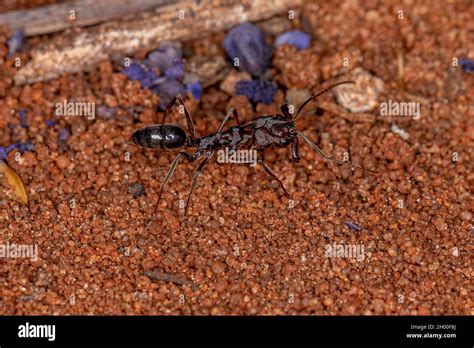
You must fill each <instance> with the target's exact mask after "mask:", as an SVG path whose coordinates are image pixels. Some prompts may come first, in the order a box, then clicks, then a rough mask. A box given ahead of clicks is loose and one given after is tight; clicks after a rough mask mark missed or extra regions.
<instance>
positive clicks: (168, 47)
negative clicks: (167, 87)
mask: <svg viewBox="0 0 474 348" xmlns="http://www.w3.org/2000/svg"><path fill="white" fill-rule="evenodd" d="M182 57H183V53H182V52H181V50H180V49H179V48H178V47H176V45H174V44H173V43H171V42H162V43H161V44H160V46H159V47H158V49H157V50H156V51H153V52H151V53H150V54H149V55H148V57H147V59H146V60H145V62H144V63H145V65H146V66H148V67H149V68H158V69H160V71H162V72H164V71H165V70H166V69H168V68H170V67H171V66H172V65H173V64H174V62H175V61H181V59H182Z"/></svg>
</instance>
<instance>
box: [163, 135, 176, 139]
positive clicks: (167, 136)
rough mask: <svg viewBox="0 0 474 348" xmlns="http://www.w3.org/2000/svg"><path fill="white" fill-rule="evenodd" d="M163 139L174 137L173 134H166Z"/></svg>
mask: <svg viewBox="0 0 474 348" xmlns="http://www.w3.org/2000/svg"><path fill="white" fill-rule="evenodd" d="M165 139H166V140H173V139H174V134H166V136H165Z"/></svg>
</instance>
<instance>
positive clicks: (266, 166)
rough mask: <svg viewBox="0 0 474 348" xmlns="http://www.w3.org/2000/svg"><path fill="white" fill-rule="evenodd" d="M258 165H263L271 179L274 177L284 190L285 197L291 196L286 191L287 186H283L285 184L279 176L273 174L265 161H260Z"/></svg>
mask: <svg viewBox="0 0 474 348" xmlns="http://www.w3.org/2000/svg"><path fill="white" fill-rule="evenodd" d="M258 163H261V164H262V166H263V168H265V171H266V172H267V173H268V174H270V176H271V177H273V179H275V180H276V181H278V183H279V184H280V186H281V188H282V189H283V192H285V195H286V196H288V197H290V194H289V193H288V191H286V188H285V186H284V185H283V182H282V181H281V180H280V179H279V178H278V176H276V174H275V173H274V172H273V170H272V169H271V168H270V167H269V166H268V164H266V163H265V162H264V160H263V159H261V160H259V161H258Z"/></svg>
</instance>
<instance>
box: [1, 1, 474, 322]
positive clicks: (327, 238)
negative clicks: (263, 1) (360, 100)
mask: <svg viewBox="0 0 474 348" xmlns="http://www.w3.org/2000/svg"><path fill="white" fill-rule="evenodd" d="M399 3H400V4H399ZM399 10H403V13H404V19H402V20H400V19H398V18H397V13H398V12H397V11H399ZM292 25H293V26H294V27H297V28H301V29H302V30H304V31H307V32H311V33H312V34H313V35H314V39H313V41H312V47H311V48H310V49H309V50H306V51H300V52H298V51H296V50H295V49H293V48H291V47H289V46H282V47H280V48H278V49H277V50H276V52H275V54H274V59H273V67H272V73H273V75H274V80H275V81H278V83H279V84H280V90H279V92H278V93H277V96H276V100H275V103H274V104H273V105H271V106H265V105H259V106H258V108H257V111H258V113H270V112H278V106H279V104H281V103H283V102H284V98H285V93H286V88H297V89H310V91H311V92H313V93H315V92H317V91H319V90H320V89H321V86H322V84H324V86H327V85H329V84H330V83H331V82H335V81H336V80H337V79H338V78H339V77H340V76H341V77H350V72H351V71H352V70H353V69H354V68H356V67H361V68H363V69H364V70H366V71H370V72H371V73H373V74H374V75H376V76H377V77H379V78H381V79H382V80H383V81H384V85H385V89H384V92H382V94H380V95H379V96H378V100H379V101H386V100H388V99H393V100H399V101H420V100H421V102H422V107H421V117H420V118H419V119H417V120H413V119H411V118H408V117H405V118H403V119H400V118H395V117H392V118H389V117H385V118H384V117H380V116H377V110H375V111H374V112H373V113H372V114H368V115H367V114H364V115H365V116H364V117H361V116H358V114H351V113H348V112H347V111H344V110H343V109H342V108H340V107H337V108H338V109H337V110H340V111H341V114H339V113H336V112H333V111H328V110H325V111H322V110H321V112H317V113H316V114H312V113H310V112H309V111H310V109H311V107H309V108H308V109H307V111H308V112H306V113H305V115H304V116H302V117H300V118H299V119H298V121H297V127H298V129H300V130H304V132H305V134H306V135H307V136H309V137H310V138H311V139H312V140H313V141H315V142H316V143H317V144H319V145H320V146H321V147H322V148H323V150H325V151H326V152H327V153H331V154H332V155H333V156H335V157H337V158H342V156H343V154H344V152H345V151H348V152H349V153H350V155H351V160H352V161H353V162H355V163H356V164H359V165H361V166H363V167H365V168H367V169H372V170H377V171H378V172H379V173H378V174H377V175H372V174H370V173H364V172H362V171H361V170H355V171H353V170H351V169H350V168H347V167H339V166H337V165H335V164H332V163H327V162H325V161H323V160H322V159H321V157H319V156H318V155H317V154H316V153H315V152H313V151H312V150H311V149H310V147H309V146H307V145H306V144H303V143H302V142H300V150H301V153H302V157H303V159H302V161H301V162H299V163H293V162H291V161H290V157H289V152H288V149H279V150H277V151H268V152H266V153H265V158H266V159H267V161H269V162H270V164H271V166H272V167H273V168H274V171H275V172H276V173H277V175H278V176H279V177H281V178H282V179H283V182H284V185H285V187H286V188H287V190H288V191H289V193H290V195H291V197H290V198H288V197H286V196H285V195H284V193H283V191H282V190H281V188H280V187H279V185H278V183H277V182H275V181H274V180H272V179H271V178H270V177H269V176H268V175H267V174H266V173H265V171H264V170H263V169H262V168H261V167H258V166H257V167H256V168H252V167H249V166H246V165H231V164H218V163H215V162H211V163H210V164H209V165H208V166H207V167H206V169H205V170H204V172H203V174H202V175H201V177H200V180H199V182H198V185H197V187H196V190H195V192H194V197H193V203H192V206H191V208H190V209H189V213H188V217H186V218H185V217H184V216H183V215H182V214H183V210H182V209H180V200H181V199H182V200H185V199H186V197H187V194H188V191H189V188H190V182H191V177H192V173H193V170H194V169H195V167H196V166H195V165H192V164H188V163H185V162H183V163H182V164H180V167H179V168H178V170H177V171H176V173H175V176H174V177H173V179H172V180H171V182H170V185H169V186H168V188H167V189H166V190H165V193H164V195H163V199H162V202H161V204H160V207H159V211H158V214H157V215H156V216H154V220H152V221H151V223H150V219H151V218H153V215H152V212H153V208H154V205H155V202H156V199H157V194H158V190H159V187H160V183H161V181H162V180H163V178H164V176H165V174H166V172H167V170H168V167H169V165H170V163H171V161H172V160H173V158H174V156H175V153H164V152H159V151H153V150H146V149H141V148H138V147H136V146H134V145H132V144H131V143H130V139H129V136H130V134H131V132H132V131H133V130H134V129H136V128H138V127H139V126H142V125H144V124H148V123H152V122H153V119H154V117H155V116H156V115H155V105H157V104H158V101H159V99H158V97H157V96H156V95H154V94H153V93H152V92H150V91H148V90H142V89H140V86H139V83H138V82H137V81H128V80H127V79H126V77H125V76H124V75H123V74H121V73H119V72H116V71H114V70H113V67H112V63H111V62H109V61H105V62H103V63H102V64H101V66H100V67H99V68H97V70H95V71H94V72H93V73H90V74H88V73H84V74H75V75H65V76H63V77H61V78H59V79H56V80H52V81H49V82H44V83H35V84H33V85H30V86H23V87H17V86H13V83H12V76H13V74H14V73H15V71H16V68H15V67H14V66H13V61H12V60H11V59H10V60H7V59H6V52H7V49H6V45H5V42H6V38H7V35H6V33H5V32H3V34H0V127H1V128H0V145H2V146H7V145H9V144H11V143H14V142H19V141H31V142H32V143H34V144H35V146H36V150H35V151H34V152H26V153H24V154H23V155H22V158H23V159H24V160H23V161H21V163H20V162H18V161H16V160H15V158H14V155H15V151H12V152H11V153H10V154H9V156H8V158H7V162H8V164H9V165H10V166H11V167H12V168H14V169H15V171H16V172H17V173H18V174H19V175H20V176H21V178H22V179H23V181H24V183H25V187H26V190H27V193H28V196H29V204H28V206H25V205H22V204H20V203H16V202H14V201H13V200H11V199H9V198H8V197H7V196H6V195H5V194H4V193H3V192H0V194H1V196H0V197H1V205H0V243H7V242H10V243H16V244H34V245H37V246H38V249H39V258H38V259H37V260H36V261H33V260H28V259H11V258H9V259H0V284H1V285H0V314H146V315H149V314H205V315H207V314H212V315H219V314H276V315H278V314H323V315H350V314H355V315H383V314H388V315H413V314H420V315H430V314H468V315H472V314H474V310H473V301H472V298H473V297H472V272H473V270H472V251H473V248H472V238H473V227H472V210H473V209H472V208H473V201H472V184H473V170H472V169H473V166H472V163H473V151H472V150H473V140H474V139H473V138H474V124H473V117H472V116H473V113H472V110H473V109H472V108H473V97H474V93H473V92H474V89H473V77H472V74H468V73H462V72H460V69H459V68H458V69H457V70H456V74H458V75H459V74H461V75H460V78H459V79H453V78H450V76H451V75H449V74H451V73H452V70H451V68H450V66H451V62H452V59H453V58H454V57H468V56H469V55H471V56H469V58H471V59H474V56H472V54H473V52H474V50H473V46H472V32H473V31H474V22H473V21H472V5H471V7H469V3H468V2H467V3H462V2H455V3H445V2H431V1H422V2H416V4H415V2H411V1H404V2H397V1H384V2H383V3H381V4H379V3H378V2H377V1H360V2H356V1H348V2H343V3H342V4H335V3H332V2H326V1H321V2H309V3H308V4H307V5H305V7H304V8H303V9H300V10H299V12H298V16H297V19H295V20H294V22H292ZM43 39H44V40H47V39H48V38H47V37H45V38H43ZM33 40H37V39H33ZM221 40H222V37H214V38H212V37H211V38H205V39H202V40H198V42H195V43H185V44H186V45H187V47H188V48H189V50H190V51H191V52H192V51H193V50H196V52H198V51H202V52H206V49H203V48H205V47H210V48H208V50H207V51H208V52H213V54H222V55H223V54H224V53H223V51H222V50H221V49H220V48H219V46H220V45H221ZM396 47H405V49H404V50H405V58H404V69H405V75H404V79H403V82H404V85H405V90H406V91H407V93H405V94H404V93H403V92H402V91H401V90H400V89H399V87H400V82H399V78H398V65H397V64H398V61H397V52H399V51H397V48H396ZM199 48H200V49H199ZM202 52H200V54H202ZM21 57H23V59H26V60H27V59H28V52H24V53H22V54H21ZM345 57H347V58H349V62H350V64H349V66H348V67H345V66H344V65H343V59H344V58H345ZM458 77H459V76H458ZM454 84H457V85H454ZM453 90H455V91H457V92H456V93H455V94H454V95H453V93H451V92H452V91H453ZM75 98H76V99H77V100H80V99H81V98H86V99H87V101H89V102H95V103H96V105H106V106H108V107H112V108H116V109H117V115H116V116H115V117H114V118H113V119H103V118H100V117H96V119H95V120H88V119H87V118H85V117H70V118H58V117H55V116H53V112H52V110H53V106H54V103H56V102H62V101H63V100H64V99H67V100H74V99H75ZM186 103H187V106H188V108H189V109H190V111H191V113H192V114H193V117H194V121H195V124H196V127H197V131H198V132H199V134H207V133H209V132H213V131H215V130H216V129H217V127H218V126H219V123H220V121H221V120H222V118H223V116H224V113H225V111H226V110H228V109H229V107H230V106H231V105H234V106H236V107H237V108H238V109H239V112H240V114H241V117H242V119H244V120H248V119H250V118H251V117H253V116H254V115H255V113H254V112H253V111H252V109H251V106H250V104H249V103H248V102H247V100H246V99H245V97H241V96H240V97H239V96H230V95H229V94H228V93H226V92H224V91H222V90H220V89H219V84H217V85H215V86H212V87H210V88H208V89H206V90H205V91H204V95H203V100H202V102H201V103H197V102H195V101H193V100H192V99H191V98H189V97H188V98H187V100H186ZM320 103H322V104H324V105H333V106H335V107H336V105H337V104H336V101H335V98H334V96H333V95H331V94H326V95H325V96H324V97H321V99H320ZM20 108H24V109H26V110H27V113H28V122H29V128H22V127H20V126H17V127H15V128H8V127H7V124H8V123H11V124H16V125H18V124H19V120H18V116H17V112H16V111H17V110H18V109H20ZM312 108H313V110H314V109H315V107H314V106H313V107H312ZM342 113H344V115H345V116H344V117H343V116H341V115H342ZM371 115H373V116H371ZM45 119H55V120H57V121H58V122H59V125H56V126H54V127H47V126H46V125H45V124H44V120H45ZM171 120H172V121H175V122H180V123H181V124H184V123H183V122H182V121H183V120H182V119H181V118H180V115H178V114H177V113H176V112H175V113H174V114H173V116H172V117H171ZM393 122H396V124H397V126H398V127H399V128H402V129H403V130H404V131H405V132H406V133H407V134H409V137H408V138H407V139H404V138H403V137H401V136H400V135H399V134H396V133H394V132H393V131H392V129H393V128H391V126H392V123H393ZM61 128H68V129H69V130H70V132H71V136H70V137H69V138H68V139H67V140H66V141H58V132H59V129H61ZM454 153H456V156H457V160H453V158H455V155H454ZM128 154H129V155H130V158H129V160H127V159H128ZM142 191H143V193H142ZM293 204H294V207H293ZM345 222H351V223H353V224H357V225H358V226H360V231H356V230H354V229H351V228H349V227H348V225H347V224H345ZM332 244H342V245H360V246H363V248H364V252H365V254H364V255H365V257H364V258H363V259H357V258H347V257H346V258H337V257H329V258H328V257H326V249H327V245H332ZM470 255H471V256H470ZM153 272H157V273H156V274H155V275H156V276H155V277H154V276H152V274H154V273H153ZM170 277H171V278H170ZM183 295H184V296H183Z"/></svg>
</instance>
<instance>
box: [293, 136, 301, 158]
mask: <svg viewBox="0 0 474 348" xmlns="http://www.w3.org/2000/svg"><path fill="white" fill-rule="evenodd" d="M291 159H292V160H293V162H299V161H301V157H300V151H299V146H298V138H295V139H293V141H292V143H291Z"/></svg>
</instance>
